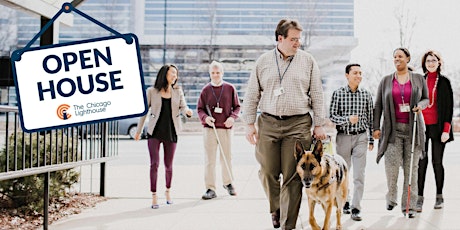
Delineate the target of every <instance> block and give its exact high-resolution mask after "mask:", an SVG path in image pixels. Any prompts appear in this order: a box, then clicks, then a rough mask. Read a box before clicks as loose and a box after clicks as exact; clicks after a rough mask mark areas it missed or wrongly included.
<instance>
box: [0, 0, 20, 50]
mask: <svg viewBox="0 0 460 230" xmlns="http://www.w3.org/2000/svg"><path fill="white" fill-rule="evenodd" d="M0 12H1V13H0V21H6V23H0V56H9V55H10V51H12V50H14V49H15V47H16V46H17V43H16V41H17V40H18V38H17V26H16V25H17V17H16V11H14V10H13V9H11V8H8V7H5V6H0Z"/></svg>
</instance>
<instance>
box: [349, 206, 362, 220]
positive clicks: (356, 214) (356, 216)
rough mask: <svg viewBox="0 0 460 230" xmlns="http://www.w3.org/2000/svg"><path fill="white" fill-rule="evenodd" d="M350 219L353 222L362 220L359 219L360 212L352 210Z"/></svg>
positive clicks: (355, 209)
mask: <svg viewBox="0 0 460 230" xmlns="http://www.w3.org/2000/svg"><path fill="white" fill-rule="evenodd" d="M351 219H352V220H354V221H361V220H362V219H363V218H362V217H361V212H360V211H359V209H357V208H353V209H352V210H351Z"/></svg>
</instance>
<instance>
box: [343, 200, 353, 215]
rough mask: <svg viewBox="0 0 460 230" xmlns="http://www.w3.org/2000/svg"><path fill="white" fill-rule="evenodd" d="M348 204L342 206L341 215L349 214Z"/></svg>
mask: <svg viewBox="0 0 460 230" xmlns="http://www.w3.org/2000/svg"><path fill="white" fill-rule="evenodd" d="M350 213H351V212H350V203H349V202H348V201H347V202H345V205H344V206H343V214H350Z"/></svg>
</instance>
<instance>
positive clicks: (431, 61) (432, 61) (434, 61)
mask: <svg viewBox="0 0 460 230" xmlns="http://www.w3.org/2000/svg"><path fill="white" fill-rule="evenodd" d="M425 63H438V60H436V59H433V60H426V61H425Z"/></svg>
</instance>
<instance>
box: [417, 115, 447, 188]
mask: <svg viewBox="0 0 460 230" xmlns="http://www.w3.org/2000/svg"><path fill="white" fill-rule="evenodd" d="M441 134H442V133H440V132H439V129H438V125H437V124H435V125H427V126H426V132H425V135H426V141H425V153H426V154H425V157H424V158H423V159H420V161H419V167H418V195H419V196H423V190H424V188H425V177H426V169H427V167H428V142H429V140H431V157H432V158H431V163H432V164H433V169H434V178H435V180H436V194H442V189H443V187H444V166H443V165H442V158H443V156H444V149H445V147H446V143H442V142H441Z"/></svg>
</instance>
